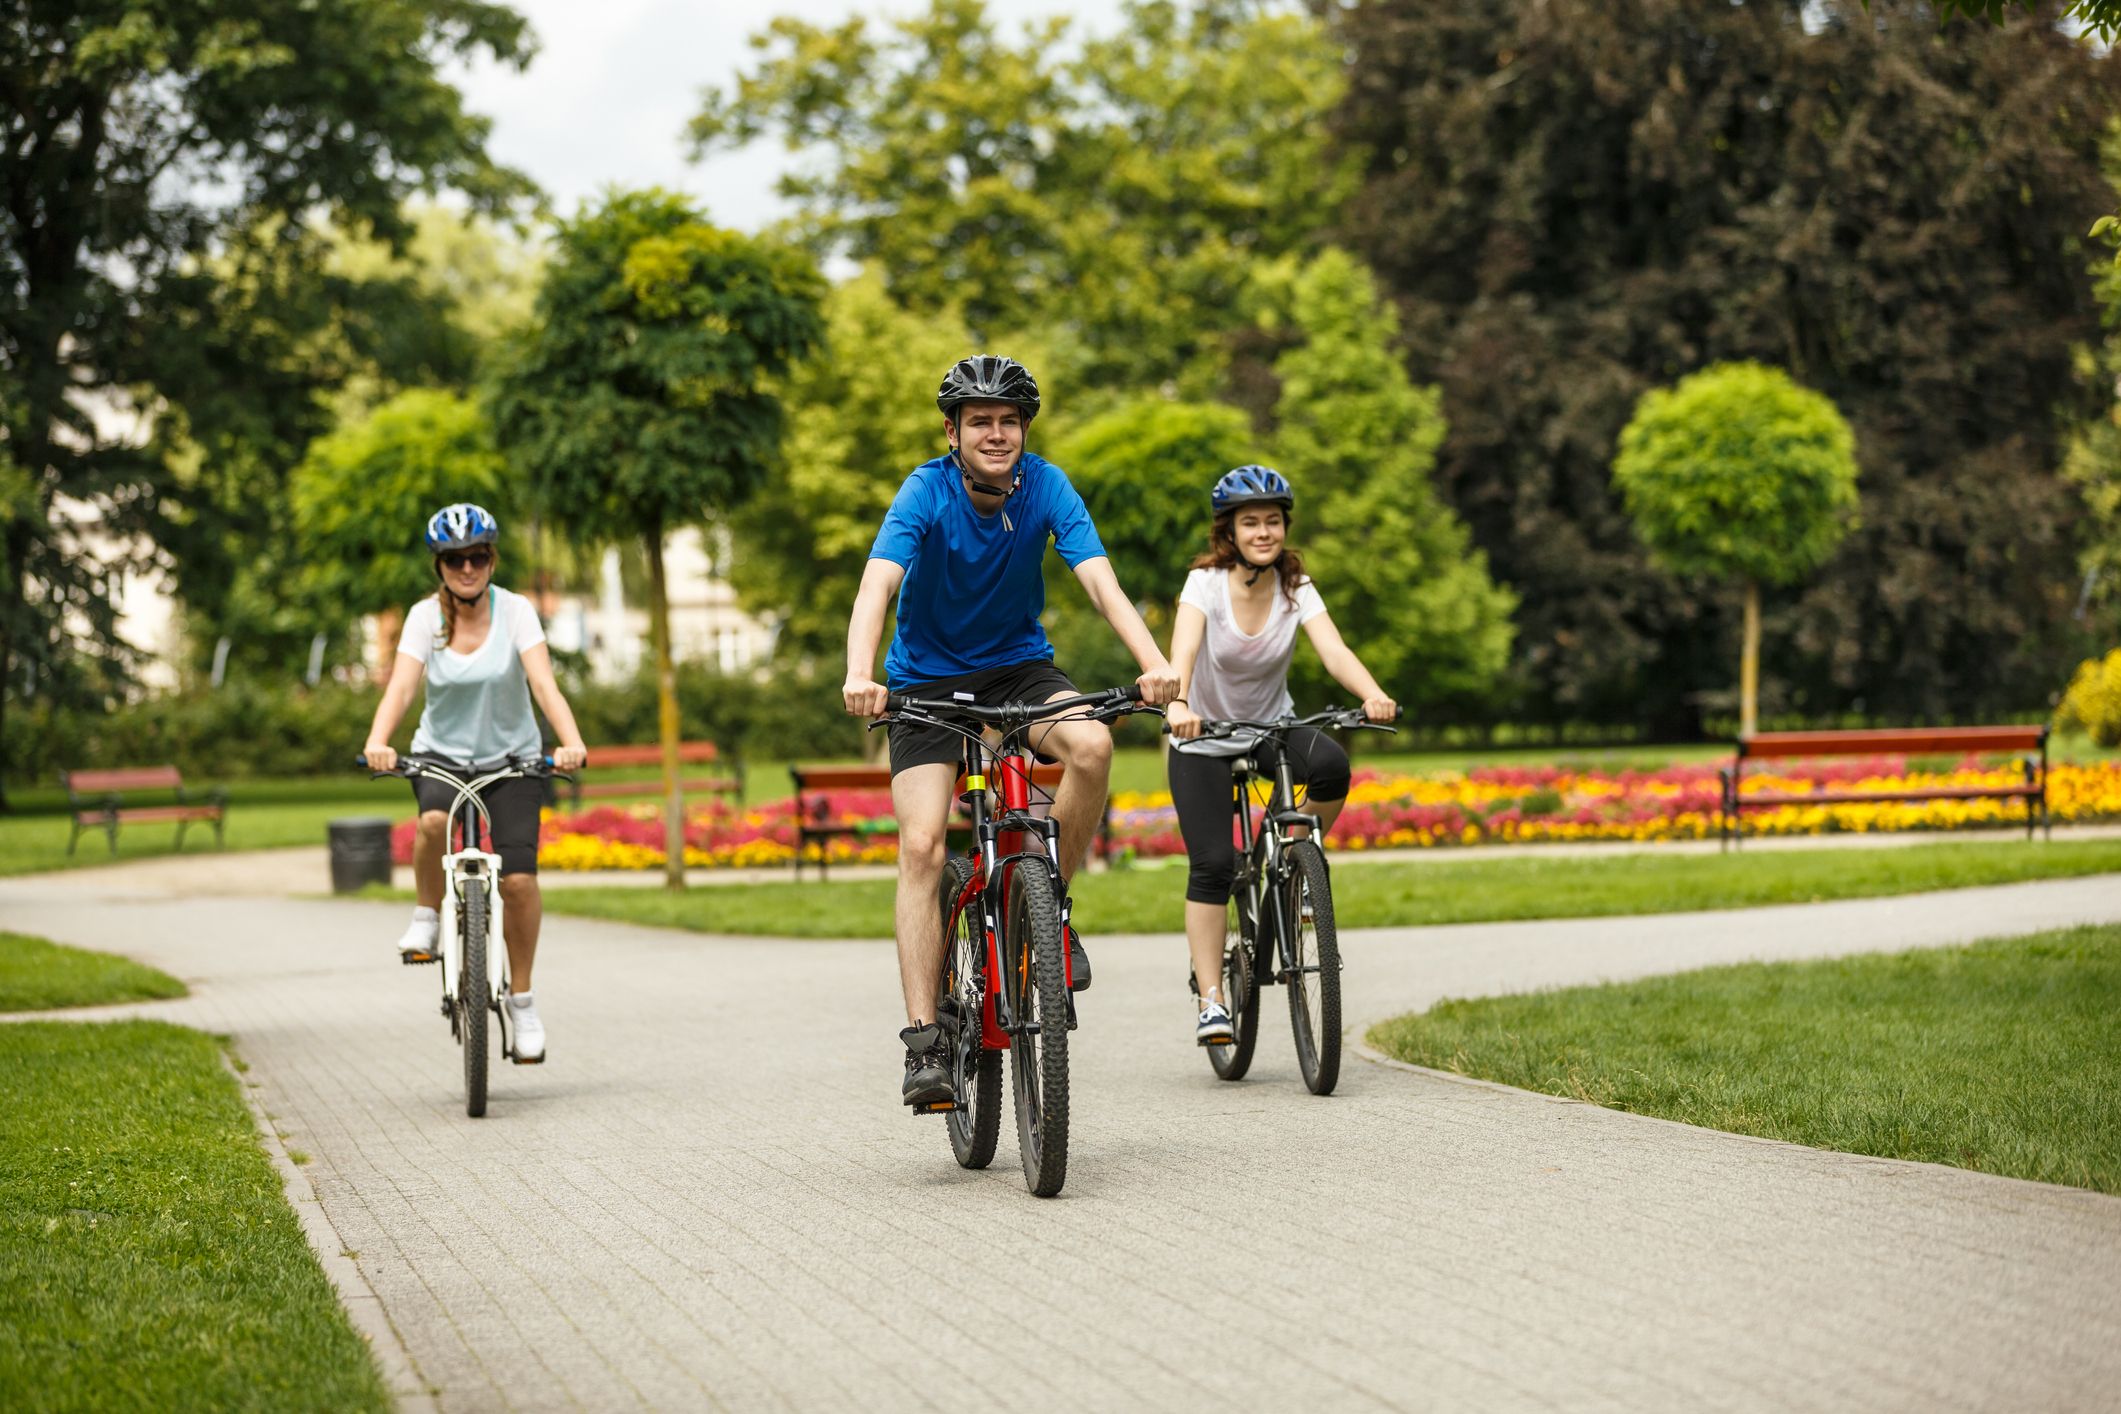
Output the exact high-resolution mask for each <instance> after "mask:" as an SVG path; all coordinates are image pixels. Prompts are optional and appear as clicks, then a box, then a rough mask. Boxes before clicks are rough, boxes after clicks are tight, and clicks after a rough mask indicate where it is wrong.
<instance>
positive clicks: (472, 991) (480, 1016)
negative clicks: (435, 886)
mask: <svg viewBox="0 0 2121 1414" xmlns="http://www.w3.org/2000/svg"><path fill="white" fill-rule="evenodd" d="M472 882H473V883H475V884H476V885H477V887H475V888H473V889H472V890H471V891H470V892H468V893H466V894H465V895H464V896H463V897H462V899H460V900H459V901H458V904H457V923H458V927H459V928H461V929H462V930H463V934H464V959H463V968H464V970H463V972H462V973H461V974H460V975H459V976H458V978H457V1025H458V1028H459V1033H458V1034H459V1036H460V1038H461V1040H462V1043H463V1046H464V1113H465V1114H468V1115H470V1116H471V1117H472V1118H473V1119H477V1118H479V1117H480V1116H481V1115H483V1114H485V1113H486V1018H487V1017H488V1016H490V1015H491V1014H492V1011H493V994H492V992H491V990H490V989H489V984H488V982H487V980H486V938H487V929H486V887H485V884H486V881H485V880H484V879H478V880H474V881H472Z"/></svg>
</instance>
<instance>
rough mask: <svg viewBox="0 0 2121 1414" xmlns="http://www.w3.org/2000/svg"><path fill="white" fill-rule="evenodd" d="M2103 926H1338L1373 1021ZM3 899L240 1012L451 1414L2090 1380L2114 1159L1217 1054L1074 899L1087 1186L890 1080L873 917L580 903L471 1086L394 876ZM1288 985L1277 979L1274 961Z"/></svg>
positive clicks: (348, 1229) (1739, 1400) (1816, 913)
mask: <svg viewBox="0 0 2121 1414" xmlns="http://www.w3.org/2000/svg"><path fill="white" fill-rule="evenodd" d="M2117 917H2121V877H2105V878H2095V879H2079V880H2069V881H2062V882H2054V883H2039V884H2025V885H2012V886H2006V887H2002V888H1991V889H1969V890H1958V891H1954V892H1951V893H1949V894H1939V895H1926V896H1917V897H1912V898H1902V899H1870V900H1858V901H1852V902H1847V903H1834V904H1816V905H1805V906H1798V907H1791V908H1776V909H1760V910H1749V911H1744V912H1734V913H1717V914H1698V915H1688V916H1683V917H1662V918H1631V919H1603V920H1589V921H1565V922H1549V923H1534V924H1494V925H1468V926H1458V927H1447V928H1432V929H1382V930H1364V931H1361V932H1357V933H1351V934H1350V935H1348V936H1347V937H1346V939H1345V940H1344V945H1345V951H1346V953H1347V957H1348V986H1349V990H1350V1002H1351V1014H1353V1015H1356V1016H1359V1017H1362V1018H1365V1019H1375V1018H1376V1017H1379V1016H1383V1015H1387V1014H1391V1013H1394V1012H1398V1011H1402V1010H1406V1009H1408V1008H1411V1007H1417V1006H1424V1005H1427V1004H1429V1003H1430V1002H1432V1001H1433V1000H1435V999H1436V998H1437V997H1439V996H1445V995H1473V994H1480V993H1489V992H1501V991H1514V990H1522V989H1525V988H1529V987H1537V986H1545V985H1553V984H1560V983H1569V982H1580V981H1592V980H1598V979H1601V978H1621V977H1629V976H1638V975H1644V974H1647V973H1653V972H1661V971H1670V970H1675V969H1679V968H1685V967H1691V966H1698V965H1702V964H1706V963H1711V962H1719V961H1726V960H1734V959H1738V958H1764V957H1808V956H1818V955H1822V954H1828V953H1840V952H1850V951H1858V950H1869V949H1878V948H1897V947H1913V946H1927V945H1936V944H1941V943H1949V942H1958V941H1966V940H1971V939H1973V938H1976V937H1983V936H1992V935H1997V934H2008V933H2014V932H2021V931H2030V930H2032V929H2035V928H2043V927H2049V926H2059V925H2061V924H2065V923H2073V922H2082V921H2094V920H2112V919H2115V918H2117ZM0 918H4V920H5V923H6V926H8V927H11V928H17V929H21V930H23V931H26V932H31V933H37V934H42V935H44V936H48V937H52V938H56V939H59V940H61V941H65V942H72V943H78V944H84V945H87V946H92V947H101V948H107V949H111V950H114V951H118V952H122V953H125V954H127V955H128V956H132V957H135V958H138V959H140V960H141V961H143V962H147V963H150V964H152V965H155V966H158V967H162V968H164V969H166V970H168V971H171V972H174V973H176V974H177V975H179V976H181V977H183V978H185V979H186V980H187V981H188V982H190V983H191V984H192V985H193V987H194V989H195V990H194V995H193V996H191V997H190V998H187V999H184V1000H182V1001H177V1002H169V1003H157V1004H152V1005H149V1006H146V1007H143V1008H140V1009H138V1011H139V1013H140V1014H149V1015H159V1016H165V1017H168V1018H170V1019H172V1020H178V1021H183V1022H186V1023H188V1024H192V1025H198V1026H204V1027H207V1028H210V1029H213V1030H216V1031H224V1032H228V1033H230V1034H232V1035H233V1036H234V1037H235V1040H236V1044H237V1046H238V1048H239V1050H240V1051H241V1053H242V1055H243V1056H244V1058H245V1059H246V1060H247V1061H248V1062H249V1063H250V1065H251V1072H250V1078H251V1079H252V1080H254V1081H256V1082H257V1084H258V1086H259V1087H260V1088H259V1089H258V1091H257V1094H258V1097H259V1099H260V1100H261V1101H262V1103H263V1104H264V1105H265V1106H266V1107H267V1108H268V1109H270V1110H271V1111H272V1112H273V1113H274V1114H276V1115H277V1116H278V1123H279V1125H280V1127H281V1128H282V1129H283V1130H285V1131H286V1132H287V1133H288V1135H289V1142H290V1143H291V1144H295V1145H298V1146H299V1147H301V1148H303V1149H305V1150H307V1151H308V1152H309V1153H310V1154H312V1155H313V1156H314V1157H313V1161H312V1163H311V1164H310V1165H309V1166H308V1169H307V1173H308V1175H309V1177H310V1179H311V1182H312V1183H313V1184H314V1186H315V1189H316V1192H317V1195H318V1197H319V1199H320V1200H321V1202H322V1204H323V1207H324V1209H325V1211H326V1213H327V1214H328V1215H329V1217H330V1219H331V1222H332V1224H333V1225H334V1226H335V1227H336V1229H337V1230H338V1232H339V1233H340V1234H341V1235H342V1238H343V1240H344V1241H345V1242H346V1244H347V1246H348V1247H349V1248H350V1249H351V1250H352V1251H353V1252H355V1253H357V1254H358V1255H357V1257H356V1260H357V1262H358V1264H359V1266H360V1268H361V1271H362V1273H363V1274H364V1275H365V1276H366V1278H367V1279H368V1281H369V1283H370V1284H371V1286H373V1288H374V1289H375V1291H376V1292H377V1294H378V1295H379V1297H380V1298H381V1300H382V1303H383V1306H384V1308H385V1310H386V1311H387V1313H388V1314H389V1317H390V1319H391V1321H392V1323H393V1325H394V1326H395V1327H396V1328H397V1330H398V1331H399V1332H400V1333H401V1335H402V1336H403V1338H404V1341H405V1345H406V1347H407V1349H408V1350H409V1351H410V1353H411V1356H412V1359H413V1361H414V1363H415V1365H416V1366H417V1369H418V1373H419V1376H420V1378H422V1379H423V1380H425V1381H426V1382H427V1383H428V1384H430V1385H431V1386H433V1387H434V1388H435V1389H436V1390H437V1391H438V1401H439V1404H440V1407H441V1408H443V1409H444V1410H451V1411H455V1410H483V1409H502V1408H521V1409H547V1408H552V1409H573V1408H586V1409H600V1410H601V1409H630V1408H642V1407H648V1408H664V1409H689V1408H703V1407H704V1408H729V1409H743V1410H751V1409H761V1408H790V1409H809V1408H816V1407H820V1406H823V1405H825V1404H826V1403H827V1402H828V1401H832V1402H836V1403H842V1404H847V1405H853V1406H859V1407H862V1408H865V1409H882V1410H893V1409H917V1410H923V1411H925V1410H929V1409H932V1408H939V1407H940V1408H948V1407H970V1406H971V1405H972V1404H974V1403H978V1404H982V1405H984V1404H992V1403H1011V1404H1014V1403H1020V1402H1031V1401H1035V1402H1036V1403H1038V1404H1040V1405H1042V1406H1044V1407H1050V1408H1079V1407H1095V1408H1171V1407H1179V1406H1195V1405H1198V1404H1201V1403H1212V1404H1215V1405H1219V1406H1232V1407H1236V1408H1270V1407H1272V1408H1280V1407H1284V1406H1286V1405H1288V1404H1290V1403H1292V1402H1296V1401H1301V1403H1302V1405H1303V1407H1304V1408H1305V1410H1306V1414H1316V1411H1324V1410H1339V1409H1376V1408H1401V1409H1415V1408H1454V1409H1457V1408H1468V1409H1539V1408H1553V1407H1564V1408H1569V1409H1599V1408H1613V1409H1674V1410H1679V1409H1684V1410H1693V1409H1699V1408H1707V1407H1713V1408H1728V1409H1762V1410H1766V1409H1790V1408H1832V1409H1837V1410H1838V1409H1854V1410H1917V1409H1919V1410H1932V1409H1998V1410H2001V1409H2024V1408H2041V1409H2050V1410H2061V1409H2079V1408H2081V1409H2094V1408H2110V1407H2112V1399H2113V1391H2114V1390H2115V1389H2117V1388H2121V1281H2117V1280H2116V1278H2115V1273H2117V1272H2121V1199H2115V1198H2109V1197H2103V1196H2100V1195H2095V1194H2090V1193H2084V1192H2079V1191H2077V1190H2072V1189H2065V1188H2057V1187H2050V1186H2045V1185H2040V1184H2032V1183H2023V1182H2018V1181H2015V1180H2010V1179H2000V1178H1993V1177H1988V1176H1984V1175H1979V1174H1971V1173H1964V1172H1960V1171H1957V1170H1952V1169H1946V1168H1939V1167H1934V1166H1929V1165H1922V1164H1908V1163H1899V1162H1893V1161H1886V1160H1878V1159H1869V1158H1860V1157H1854V1156H1849V1155H1840V1154H1831V1153H1823V1152H1819V1151H1814V1150H1809V1149H1803V1148H1798V1147H1796V1146H1792V1145H1787V1144H1779V1143H1773V1142H1769V1141H1763V1140H1755V1139H1746V1138H1739V1137H1735V1136H1729V1135H1721V1134H1715V1133H1711V1132H1708V1131H1703V1130H1696V1129H1691V1128H1688V1127H1686V1126H1682V1125H1675V1124H1670V1123H1666V1122H1663V1121H1658V1120H1650V1119H1644V1118H1641V1117H1637V1116H1630V1115H1623V1114H1618V1113H1614V1112H1610V1111H1605V1110H1600V1109H1597V1108H1594V1107H1591V1106H1587V1105H1581V1104H1576V1103H1573V1102H1570V1101H1564V1100H1556V1099H1552V1098H1548V1097H1542V1096H1537V1095H1531V1094H1527V1093H1524V1092H1522V1091H1516V1090H1509V1089H1506V1088H1503V1087H1497V1086H1488V1085H1482V1084H1478V1083H1472V1082H1466V1081H1461V1080H1455V1079H1452V1078H1449V1077H1443V1076H1438V1075H1434V1074H1430V1073H1425V1072H1415V1071H1410V1070H1408V1069H1406V1068H1401V1067H1395V1066H1389V1065H1380V1064H1367V1065H1366V1064H1352V1065H1350V1066H1348V1067H1347V1068H1346V1070H1345V1072H1344V1078H1343V1080H1342V1084H1341V1089H1340V1092H1339V1093H1338V1094H1337V1095H1335V1096H1333V1097H1331V1098H1330V1099H1324V1100H1320V1099H1316V1098H1313V1097H1311V1096H1309V1095H1306V1094H1305V1093H1304V1091H1303V1088H1302V1084H1301V1082H1300V1081H1299V1080H1298V1078H1297V1076H1296V1074H1295V1066H1294V1062H1293V1058H1292V1057H1291V1056H1290V1054H1289V1050H1288V1039H1287V1023H1286V1021H1285V1020H1284V1019H1283V1017H1284V1016H1285V1013H1283V1012H1280V1011H1278V1010H1276V1009H1274V1008H1272V1007H1270V1011H1269V1019H1268V1023H1267V1026H1266V1028H1265V1030H1264V1033H1263V1036H1262V1041H1261V1055H1260V1059H1259V1061H1258V1062H1257V1064H1256V1065H1255V1068H1254V1077H1255V1078H1254V1079H1252V1080H1250V1081H1247V1082H1246V1083H1244V1084H1242V1085H1234V1086H1231V1085H1221V1084H1218V1083H1217V1082H1215V1081H1214V1080H1213V1079H1212V1078H1210V1076H1209V1074H1208V1069H1207V1066H1206V1064H1205V1063H1204V1061H1203V1060H1202V1059H1201V1057H1200V1055H1199V1053H1198V1051H1197V1050H1196V1049H1195V1048H1194V1047H1193V1046H1192V1044H1191V1041H1190V1036H1189V1035H1188V1027H1187V1024H1186V1021H1187V1019H1186V1016H1185V1006H1186V1001H1185V996H1184V993H1183V990H1182V989H1183V979H1184V975H1185V971H1184V969H1185V963H1184V960H1183V956H1182V954H1183V949H1182V947H1181V946H1180V944H1179V941H1178V940H1177V939H1176V938H1138V939H1137V938H1109V937H1108V938H1103V939H1098V938H1096V937H1095V936H1094V935H1093V939H1092V942H1093V946H1094V948H1095V955H1096V959H1097V968H1098V983H1097V987H1096V989H1095V990H1094V991H1092V992H1090V993H1089V994H1088V995H1087V996H1086V997H1085V998H1083V1004H1084V1005H1083V1011H1084V1025H1083V1028H1082V1030H1081V1031H1079V1032H1078V1033H1077V1041H1076V1055H1077V1065H1076V1072H1075V1073H1076V1085H1075V1097H1076V1101H1075V1132H1074V1136H1073V1142H1072V1145H1071V1148H1072V1163H1071V1169H1070V1173H1069V1179H1068V1186H1067V1189H1066V1192H1065V1193H1064V1195H1063V1196H1062V1197H1061V1198H1060V1199H1058V1200H1054V1201H1051V1202H1040V1201H1038V1200H1035V1199H1032V1198H1030V1197H1029V1196H1028V1195H1027V1194H1026V1193H1025V1191H1024V1188H1023V1183H1022V1179H1021V1175H1020V1173H1019V1171H1018V1170H1017V1167H1016V1163H1015V1149H1014V1142H1013V1135H1012V1134H1011V1133H1009V1132H1008V1129H1007V1126H1006V1125H1005V1132H1004V1135H1003V1139H1002V1145H1001V1151H1000V1152H999V1154H998V1155H997V1157H996V1160H995V1165H994V1167H993V1168H992V1169H991V1170H989V1171H987V1172H985V1173H979V1174H972V1173H966V1172H964V1171H962V1170H959V1169H958V1168H957V1167H956V1166H955V1165H954V1164H952V1163H951V1161H950V1158H949V1152H948V1146H947V1143H946V1141H945V1139H944V1136H943V1134H942V1133H941V1131H940V1127H939V1125H938V1123H937V1122H936V1121H933V1120H915V1119H912V1118H910V1117H908V1116H906V1115H905V1114H903V1113H902V1112H901V1111H900V1110H899V1108H898V1106H897V1105H896V1104H895V1095H896V1069H897V1059H896V1050H897V1042H896V1038H895V1036H894V1035H893V1029H894V1027H893V1024H892V1022H891V1019H890V1018H891V1013H892V1010H893V1007H894V998H895V996H896V991H897V987H896V977H895V967H894V962H893V957H892V952H891V949H890V948H889V947H888V945H885V944H881V943H859V942H790V941H787V940H774V939H745V938H715V937H703V936H698V935H688V934H678V933H671V932H664V931H659V930H653V929H643V928H634V927H630V926H627V925H623V924H612V923H598V922H592V921H588V920H578V919H559V920H556V922H555V923H554V925H553V930H552V931H553V936H552V939H551V942H550V945H549V947H548V949H547V955H546V956H545V957H544V958H542V959H541V961H540V966H539V987H538V993H539V997H540V999H541V1001H540V1009H541V1010H542V1011H543V1012H544V1014H545V1016H546V1018H547V1020H548V1024H549V1026H550V1028H551V1034H552V1038H553V1039H552V1060H551V1063H550V1064H548V1065H547V1066H545V1067H543V1068H542V1069H516V1068H509V1067H503V1068H502V1069H501V1070H500V1071H499V1072H498V1074H497V1076H496V1083H495V1086H494V1097H493V1102H492V1108H491V1112H490V1116H489V1118H487V1119H485V1120H482V1121H474V1120H469V1119H467V1118H465V1117H464V1114H463V1111H462V1105H461V1101H460V1097H459V1094H458V1090H457V1070H458V1067H457V1063H456V1053H455V1051H454V1049H453V1047H452V1046H451V1044H450V1042H449V1039H448V1035H447V1028H446V1026H445V1025H444V1024H443V1022H442V1021H441V1019H440V1018H439V1017H438V1016H436V1015H435V1014H434V1012H435V1005H434V991H435V982H434V978H433V976H432V973H431V971H429V970H426V969H407V968H401V967H399V966H398V965H397V964H396V963H395V961H394V960H393V959H392V958H391V957H390V956H389V946H390V940H391V939H392V938H394V937H395V935H396V933H397V931H398V929H399V928H400V926H401V918H400V910H399V909H398V908H397V907H396V906H392V905H382V904H363V903H335V902H326V901H304V900H292V899H284V898H205V897H170V896H167V895H164V894H161V893H158V892H156V891H153V890H147V889H141V888H138V887H126V888H120V887H113V886H112V885H111V884H108V883H100V884H99V882H98V880H97V878H96V876H95V874H94V873H92V872H82V873H77V874H71V875H44V876H33V877H30V878H22V879H14V880H7V881H0ZM1268 1000H1269V1002H1270V1003H1272V1002H1276V1001H1278V1000H1279V999H1278V998H1277V997H1275V996H1273V995H1272V994H1270V995H1269V998H1268Z"/></svg>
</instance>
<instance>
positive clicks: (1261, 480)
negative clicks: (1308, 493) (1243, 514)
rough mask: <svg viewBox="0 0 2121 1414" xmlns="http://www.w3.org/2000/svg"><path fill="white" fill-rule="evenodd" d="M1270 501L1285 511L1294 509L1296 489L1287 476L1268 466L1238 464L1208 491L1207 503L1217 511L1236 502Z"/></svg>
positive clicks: (1216, 512) (1231, 508) (1221, 510)
mask: <svg viewBox="0 0 2121 1414" xmlns="http://www.w3.org/2000/svg"><path fill="white" fill-rule="evenodd" d="M1267 503H1272V504H1274V505H1277V506H1280V507H1281V508H1282V509H1283V510H1285V511H1293V510H1295V509H1296V491H1295V488H1294V487H1292V486H1290V485H1289V481H1288V478H1287V477H1285V476H1283V475H1282V474H1281V473H1280V472H1278V471H1276V470H1275V469H1274V468H1273V467H1271V466H1258V465H1250V466H1241V467H1238V468H1237V469H1236V470H1235V471H1226V472H1224V473H1223V474H1222V477H1221V479H1220V480H1218V481H1217V482H1216V483H1215V489H1214V490H1212V491H1210V492H1209V493H1208V505H1209V507H1210V508H1211V509H1212V510H1213V511H1214V513H1215V514H1216V515H1221V514H1222V513H1223V512H1224V511H1227V510H1234V509H1235V508H1237V507H1238V506H1255V505H1263V504H1267Z"/></svg>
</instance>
